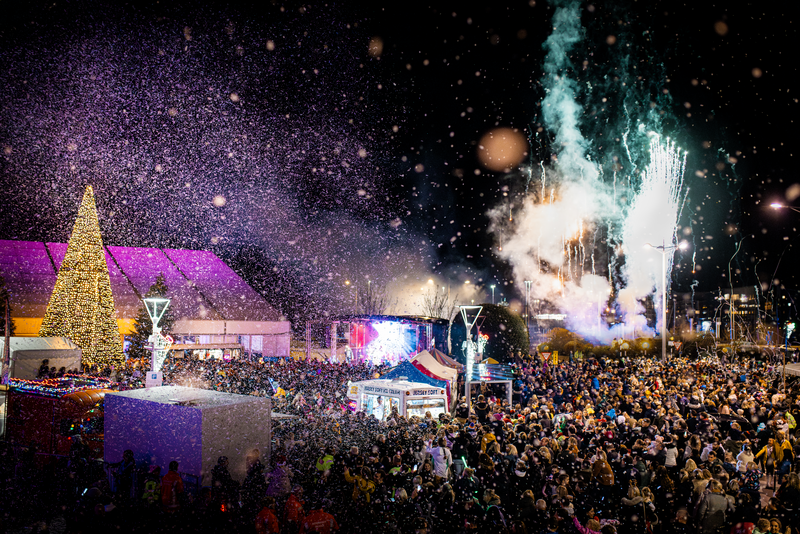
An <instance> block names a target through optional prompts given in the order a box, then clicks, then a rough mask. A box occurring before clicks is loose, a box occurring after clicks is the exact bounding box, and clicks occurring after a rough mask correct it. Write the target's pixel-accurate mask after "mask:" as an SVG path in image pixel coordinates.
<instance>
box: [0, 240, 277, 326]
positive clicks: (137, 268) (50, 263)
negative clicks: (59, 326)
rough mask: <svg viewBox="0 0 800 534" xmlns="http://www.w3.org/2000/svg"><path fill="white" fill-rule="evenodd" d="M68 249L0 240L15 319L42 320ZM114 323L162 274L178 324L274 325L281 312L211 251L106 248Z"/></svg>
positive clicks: (0, 265)
mask: <svg viewBox="0 0 800 534" xmlns="http://www.w3.org/2000/svg"><path fill="white" fill-rule="evenodd" d="M66 251H67V245H66V244H64V243H41V242H37V241H3V240H0V276H2V277H3V278H5V281H6V286H7V287H8V291H9V294H10V297H11V306H12V308H13V310H14V315H15V316H17V317H44V313H45V310H46V309H47V304H48V302H49V300H50V294H51V293H52V291H53V287H54V286H55V283H56V277H57V272H58V271H57V269H58V268H59V267H60V265H61V261H62V260H63V259H64V255H65V254H66ZM106 263H107V264H108V270H109V276H110V278H111V291H112V293H113V294H114V304H115V307H116V310H117V317H118V318H132V317H135V316H136V312H137V310H138V309H139V306H140V301H139V296H137V294H136V293H137V291H138V293H139V295H144V294H145V293H146V292H147V290H148V289H149V288H150V286H151V285H153V283H154V282H155V280H156V277H157V276H158V275H159V274H160V273H164V277H165V279H166V283H167V287H168V288H169V293H170V294H169V296H170V298H172V303H171V305H170V306H171V307H172V308H173V310H174V314H175V318H176V319H211V320H221V319H226V320H229V321H276V320H278V319H279V315H280V314H279V312H278V311H277V310H275V309H274V308H273V307H272V306H270V305H269V304H268V303H267V302H266V301H265V300H264V299H263V297H261V296H260V295H259V294H258V293H256V291H255V290H253V288H251V287H250V286H249V285H248V284H247V283H246V282H245V281H244V280H242V278H241V277H239V275H237V274H236V273H235V272H234V271H233V270H232V269H231V268H230V267H228V266H227V265H226V264H225V262H223V261H222V260H221V259H219V258H218V257H217V256H216V255H215V254H213V253H211V252H205V251H201V250H172V249H158V248H134V247H106Z"/></svg>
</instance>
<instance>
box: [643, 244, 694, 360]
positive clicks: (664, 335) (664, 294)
mask: <svg viewBox="0 0 800 534" xmlns="http://www.w3.org/2000/svg"><path fill="white" fill-rule="evenodd" d="M647 246H648V247H650V248H652V249H654V250H657V251H658V252H660V253H661V283H662V284H663V287H662V291H661V315H662V317H661V359H662V361H667V286H668V283H667V282H668V280H667V252H670V253H674V252H675V250H676V249H680V250H684V249H685V248H686V246H687V245H686V242H685V241H682V242H681V243H680V244H678V245H667V244H666V242H662V243H661V245H651V244H650V243H647Z"/></svg>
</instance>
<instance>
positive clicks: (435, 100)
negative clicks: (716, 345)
mask: <svg viewBox="0 0 800 534" xmlns="http://www.w3.org/2000/svg"><path fill="white" fill-rule="evenodd" d="M385 4H386V7H381V6H380V3H375V2H373V3H363V4H359V3H350V2H344V3H341V4H328V5H326V6H320V5H306V6H304V5H302V4H288V3H279V2H275V3H272V4H270V5H269V6H267V7H265V6H264V5H262V3H253V4H247V3H227V4H224V3H209V2H196V3H192V2H161V3H155V2H133V3H128V4H126V5H117V3H114V2H89V1H75V2H62V1H56V2H46V3H45V2H36V1H33V2H26V3H25V6H24V7H20V6H15V7H16V11H13V12H8V13H5V14H4V17H3V20H2V22H0V66H1V67H2V69H1V70H0V72H1V73H2V74H0V76H2V77H3V80H2V84H0V147H2V150H3V152H2V154H0V180H2V183H3V191H4V201H3V203H2V205H0V206H1V207H0V224H1V225H2V226H0V238H2V239H30V240H48V241H59V242H63V241H66V240H67V238H68V235H69V231H70V228H71V225H72V222H73V220H74V216H75V213H76V212H77V207H78V204H79V202H80V198H81V196H82V194H83V187H84V186H85V185H86V184H92V185H93V186H94V187H95V193H96V196H97V200H98V208H99V210H100V214H101V228H102V229H103V232H104V238H105V242H106V244H108V245H128V246H164V247H175V248H180V247H183V248H197V249H208V250H213V251H215V252H217V253H218V254H219V255H220V256H222V257H223V258H225V259H226V260H227V261H228V262H229V263H231V264H232V265H233V266H234V268H236V269H237V270H239V271H240V272H241V273H242V274H243V275H244V276H245V277H246V278H247V279H248V280H249V281H250V282H251V283H252V284H253V285H254V287H256V288H257V289H259V290H261V291H262V292H263V293H264V294H265V295H266V296H267V298H268V299H270V300H271V301H273V302H275V303H276V305H278V306H279V307H281V308H282V309H283V310H284V312H285V313H286V314H287V316H289V318H290V319H292V320H297V319H300V318H302V317H305V316H307V313H306V312H307V311H308V310H313V312H314V313H323V314H324V313H329V312H330V313H337V312H339V311H341V307H342V305H343V303H346V302H349V301H348V299H349V295H348V294H347V293H346V291H345V290H344V289H343V281H344V280H346V279H353V280H356V281H362V283H363V281H365V280H366V279H367V278H369V279H370V280H374V281H376V283H380V284H389V285H390V286H391V285H392V284H394V286H395V287H396V288H399V287H402V286H403V285H404V284H418V282H419V281H425V280H427V278H428V277H429V276H430V275H438V276H439V277H440V278H439V280H441V281H442V283H444V282H445V281H449V282H450V283H452V284H453V285H455V284H462V283H463V282H464V281H465V280H470V281H471V282H472V283H473V284H477V285H479V286H480V285H482V284H483V285H485V286H488V285H489V284H490V283H494V284H498V286H499V288H500V290H501V294H502V295H503V296H504V297H508V298H509V299H514V298H519V296H520V292H519V291H517V290H515V289H514V284H513V280H514V277H513V274H512V273H513V270H512V268H511V266H509V265H508V263H507V262H505V261H504V260H501V259H500V258H499V257H498V256H497V254H496V249H497V247H498V246H499V243H498V237H497V235H496V234H494V233H491V232H489V226H490V220H489V217H488V216H487V212H488V211H489V210H491V209H498V208H499V209H500V210H501V211H502V210H509V213H510V215H511V216H512V217H513V213H514V210H515V209H516V207H515V202H516V203H519V202H520V199H521V198H522V195H524V193H525V191H526V185H528V184H527V179H526V176H530V173H529V172H528V171H527V169H529V168H534V169H535V168H537V167H538V165H539V162H541V161H543V162H545V163H549V162H550V160H551V158H552V157H553V154H554V152H555V148H554V147H553V146H552V144H553V136H552V135H551V132H549V131H548V129H547V126H546V125H545V124H544V123H543V117H542V109H541V102H542V99H543V98H544V97H545V91H544V88H543V85H542V83H541V80H542V78H543V75H544V72H543V61H544V57H545V51H544V49H543V43H544V42H545V39H547V36H548V35H549V34H550V32H551V18H552V15H553V11H554V8H553V6H552V5H550V4H548V3H547V2H544V1H537V2H533V1H531V2H522V1H520V2H505V3H503V2H485V3H464V2H457V3H456V2H453V3H444V2H436V3H431V4H423V3H415V2H405V3H398V2H386V3H385ZM503 4H506V5H503ZM695 4H697V3H693V2H689V3H686V4H677V3H675V2H665V1H656V2H630V1H626V2H617V3H613V4H612V3H610V2H608V3H605V2H604V3H598V4H587V3H583V4H581V22H582V25H583V28H584V31H583V39H582V41H581V42H580V43H578V44H577V45H576V47H575V48H574V50H573V51H572V53H571V60H572V67H571V68H570V70H569V72H568V73H567V74H568V75H569V76H571V77H573V78H574V79H575V80H577V84H578V87H580V92H579V94H578V95H577V102H578V103H579V105H580V106H581V108H582V110H583V115H582V118H581V124H580V128H581V132H582V133H583V135H584V137H585V138H586V139H587V140H588V141H589V144H590V150H589V153H590V155H591V156H592V158H593V161H597V162H598V163H599V164H600V165H602V166H603V167H604V168H606V169H616V168H618V169H619V170H620V172H628V171H630V169H629V168H628V169H626V168H625V163H624V161H623V160H624V158H621V157H620V154H621V151H622V148H621V146H622V145H621V141H620V134H621V132H623V131H624V130H625V125H626V123H630V122H631V121H635V120H636V119H637V118H641V117H645V116H647V117H649V120H650V121H651V124H654V125H657V127H658V129H659V130H660V133H661V134H663V135H665V136H669V137H671V138H673V139H675V140H676V142H677V143H678V144H679V146H681V147H682V148H683V149H685V150H687V151H688V153H689V155H688V159H687V170H686V175H685V186H686V187H688V188H689V192H688V195H687V197H686V202H685V204H684V206H683V211H682V216H681V220H680V225H681V227H680V229H679V234H680V236H682V237H683V238H686V239H687V241H689V242H690V245H691V247H690V249H689V250H688V251H687V252H686V253H683V254H679V255H676V262H677V265H676V267H675V271H674V277H673V279H674V281H675V285H674V286H673V288H674V289H675V290H678V291H688V290H689V289H690V288H691V287H692V286H693V287H694V288H695V289H696V290H701V291H715V290H717V289H718V288H726V287H728V285H729V284H730V283H731V281H730V280H729V278H728V263H729V261H730V260H731V256H732V255H733V254H734V252H735V250H736V246H737V244H738V243H739V242H740V241H741V240H742V239H744V242H743V243H742V248H741V251H740V252H739V253H738V254H737V255H736V258H735V259H734V260H733V261H732V262H731V269H732V274H733V282H732V283H733V285H734V286H748V285H749V286H753V285H762V287H764V288H766V289H768V288H769V286H770V281H771V280H773V279H778V280H779V282H778V284H779V285H780V284H785V285H786V286H787V287H788V288H789V289H790V290H791V291H794V288H795V287H796V280H795V279H794V276H795V274H794V271H795V269H794V265H796V262H797V260H798V259H800V254H798V253H797V249H798V247H800V243H798V240H797V239H796V236H797V235H798V230H800V223H799V222H798V221H800V219H799V218H798V217H800V214H798V213H794V212H790V211H786V210H784V211H781V212H775V211H774V210H771V209H769V208H768V207H767V206H768V204H769V203H770V202H773V201H780V202H787V203H790V204H791V203H794V205H797V206H800V198H798V197H800V185H798V182H799V181H800V180H798V173H797V171H796V167H795V165H794V162H795V161H796V156H795V154H794V153H793V151H794V150H795V149H794V148H793V144H794V141H793V139H794V137H795V135H794V131H793V127H794V126H795V115H796V113H797V106H798V102H797V95H796V94H795V93H796V91H795V92H793V91H792V87H791V82H793V81H794V80H796V79H797V77H798V76H797V66H796V63H795V61H794V58H793V54H792V52H793V51H794V50H795V49H796V48H797V34H796V25H795V21H794V19H795V13H796V10H795V9H794V8H792V7H782V4H783V3H752V4H742V3H737V4H734V3H717V4H715V5H714V4H711V3H704V4H705V6H700V7H698V6H696V5H695ZM498 126H501V127H510V128H516V129H518V130H519V131H520V133H521V134H522V135H523V136H524V137H525V138H526V139H527V140H528V143H529V145H528V155H527V156H526V157H525V159H524V161H523V165H522V166H521V167H520V168H517V169H512V170H511V171H510V172H493V171H490V170H488V169H487V168H485V167H483V166H481V164H480V163H479V161H478V159H477V157H476V154H477V151H478V146H477V145H478V140H479V139H480V138H481V136H482V135H483V134H484V133H486V132H487V131H489V130H490V129H492V128H495V127H498ZM615 158H616V159H615ZM526 172H528V174H526ZM484 294H486V292H484ZM789 294H791V292H790V293H789ZM478 298H488V297H485V296H479V297H478ZM400 307H402V305H401V306H400ZM397 311H401V312H402V311H406V312H409V311H411V312H413V311H418V310H412V309H398V310H397Z"/></svg>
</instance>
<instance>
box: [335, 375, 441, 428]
mask: <svg viewBox="0 0 800 534" xmlns="http://www.w3.org/2000/svg"><path fill="white" fill-rule="evenodd" d="M347 398H348V401H349V408H350V409H351V410H353V411H356V412H364V413H366V414H367V415H374V416H375V418H376V419H378V420H379V421H385V420H386V419H389V417H390V416H391V414H392V411H393V410H397V412H398V414H399V415H402V416H403V417H411V416H414V415H416V416H417V417H425V413H426V412H430V413H431V415H432V416H433V418H434V419H438V417H439V414H442V413H448V412H449V410H448V407H447V391H446V390H445V388H444V387H438V386H434V385H431V384H425V383H421V382H408V381H407V380H385V379H376V380H362V381H360V382H351V383H350V384H349V385H348V389H347Z"/></svg>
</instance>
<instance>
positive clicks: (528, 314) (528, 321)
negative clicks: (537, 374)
mask: <svg viewBox="0 0 800 534" xmlns="http://www.w3.org/2000/svg"><path fill="white" fill-rule="evenodd" d="M532 284H533V280H525V328H526V329H527V330H528V352H530V350H531V285H532ZM536 330H537V332H538V330H539V329H538V328H537V329H536ZM537 341H538V339H537Z"/></svg>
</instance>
